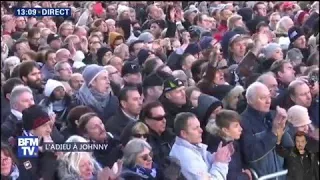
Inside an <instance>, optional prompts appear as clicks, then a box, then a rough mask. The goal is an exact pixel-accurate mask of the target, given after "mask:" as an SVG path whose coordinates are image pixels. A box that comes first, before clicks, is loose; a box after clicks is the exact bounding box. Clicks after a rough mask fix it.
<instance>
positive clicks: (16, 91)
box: [10, 85, 32, 108]
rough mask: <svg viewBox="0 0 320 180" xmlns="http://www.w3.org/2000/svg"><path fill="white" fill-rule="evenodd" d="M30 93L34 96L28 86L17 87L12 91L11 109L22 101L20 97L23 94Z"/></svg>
mask: <svg viewBox="0 0 320 180" xmlns="http://www.w3.org/2000/svg"><path fill="white" fill-rule="evenodd" d="M25 92H28V93H30V94H32V91H31V89H30V88H29V87H28V86H24V85H17V86H15V87H14V88H13V89H12V92H11V94H10V106H11V108H12V107H13V106H15V105H16V103H17V102H18V101H20V96H21V94H22V93H25Z"/></svg>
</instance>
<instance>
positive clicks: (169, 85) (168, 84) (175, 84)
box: [163, 77, 184, 93]
mask: <svg viewBox="0 0 320 180" xmlns="http://www.w3.org/2000/svg"><path fill="white" fill-rule="evenodd" d="M182 86H184V85H183V82H182V81H181V80H180V79H178V78H175V77H169V78H168V79H166V80H165V81H164V83H163V93H167V92H169V91H172V90H175V89H177V88H179V87H182Z"/></svg>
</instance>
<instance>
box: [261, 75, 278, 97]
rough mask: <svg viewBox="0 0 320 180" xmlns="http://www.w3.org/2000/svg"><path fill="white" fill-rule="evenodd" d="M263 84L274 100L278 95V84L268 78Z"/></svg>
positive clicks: (274, 79)
mask: <svg viewBox="0 0 320 180" xmlns="http://www.w3.org/2000/svg"><path fill="white" fill-rule="evenodd" d="M264 84H265V85H266V86H267V87H268V89H269V91H270V94H271V97H272V98H276V97H277V95H278V90H279V89H278V82H277V80H276V78H274V77H272V76H270V77H269V78H267V79H266V80H265V81H264Z"/></svg>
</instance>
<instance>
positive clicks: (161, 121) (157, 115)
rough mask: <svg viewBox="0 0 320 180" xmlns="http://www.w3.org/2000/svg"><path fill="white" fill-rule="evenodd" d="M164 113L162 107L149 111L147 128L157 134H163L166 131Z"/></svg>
mask: <svg viewBox="0 0 320 180" xmlns="http://www.w3.org/2000/svg"><path fill="white" fill-rule="evenodd" d="M165 115H166V113H165V111H164V109H163V107H161V106H159V107H155V108H152V109H151V110H150V117H147V118H146V123H147V124H148V126H149V127H150V128H151V129H152V130H153V131H155V132H157V133H158V134H161V133H163V132H164V131H165V130H166V123H167V120H166V118H165Z"/></svg>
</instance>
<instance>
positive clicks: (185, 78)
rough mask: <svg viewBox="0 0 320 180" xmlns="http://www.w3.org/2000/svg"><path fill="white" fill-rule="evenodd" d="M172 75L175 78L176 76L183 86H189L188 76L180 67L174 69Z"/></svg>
mask: <svg viewBox="0 0 320 180" xmlns="http://www.w3.org/2000/svg"><path fill="white" fill-rule="evenodd" d="M172 76H173V77H175V78H178V79H179V80H180V81H182V82H183V85H184V86H185V87H188V86H189V78H188V76H187V74H186V73H185V72H184V71H183V70H181V69H178V70H174V71H173V72H172Z"/></svg>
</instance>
